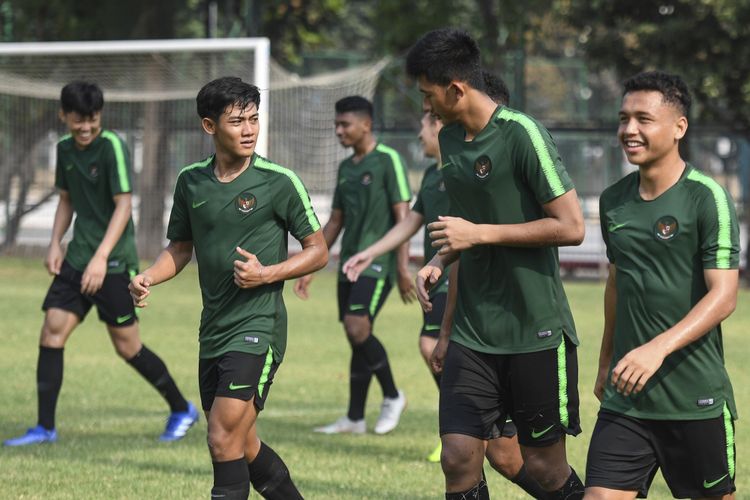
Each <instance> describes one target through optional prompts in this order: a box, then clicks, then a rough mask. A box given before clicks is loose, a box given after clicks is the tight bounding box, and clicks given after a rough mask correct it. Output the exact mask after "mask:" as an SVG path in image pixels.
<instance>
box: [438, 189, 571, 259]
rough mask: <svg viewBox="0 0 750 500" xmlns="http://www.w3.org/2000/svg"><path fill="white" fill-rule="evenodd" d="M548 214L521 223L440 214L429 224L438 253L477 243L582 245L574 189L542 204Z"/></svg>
mask: <svg viewBox="0 0 750 500" xmlns="http://www.w3.org/2000/svg"><path fill="white" fill-rule="evenodd" d="M542 208H543V209H544V213H545V215H546V217H543V218H541V219H537V220H535V221H530V222H524V223H521V224H473V223H471V222H469V221H467V220H464V219H462V218H460V217H444V216H441V217H440V218H439V220H438V221H436V222H433V223H432V224H430V225H429V226H428V229H429V230H430V238H431V239H432V246H433V247H435V248H440V250H439V253H441V254H446V253H450V252H460V251H461V250H466V249H467V248H471V247H473V246H477V245H503V246H512V247H543V246H568V245H580V244H581V242H582V241H583V236H584V233H585V225H584V222H583V212H582V211H581V206H580V204H579V202H578V195H577V194H576V191H575V189H571V190H570V191H568V192H566V193H565V194H563V195H561V196H558V197H557V198H555V199H553V200H551V201H549V202H547V203H545V204H544V205H542Z"/></svg>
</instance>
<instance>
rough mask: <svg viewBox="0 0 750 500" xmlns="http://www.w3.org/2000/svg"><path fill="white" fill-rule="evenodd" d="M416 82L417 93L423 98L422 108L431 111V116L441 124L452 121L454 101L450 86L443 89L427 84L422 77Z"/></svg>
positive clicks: (434, 84) (453, 117)
mask: <svg viewBox="0 0 750 500" xmlns="http://www.w3.org/2000/svg"><path fill="white" fill-rule="evenodd" d="M417 82H418V83H419V91H420V92H421V93H422V96H423V101H422V108H428V109H430V110H432V114H433V115H435V116H436V117H437V118H438V119H439V120H440V121H442V122H443V123H451V122H452V121H454V120H455V112H454V106H455V101H456V100H455V98H454V96H452V95H451V86H450V85H449V86H447V87H445V86H443V85H438V84H436V83H432V82H429V81H427V79H426V78H425V77H424V76H420V77H419V78H418V80H417Z"/></svg>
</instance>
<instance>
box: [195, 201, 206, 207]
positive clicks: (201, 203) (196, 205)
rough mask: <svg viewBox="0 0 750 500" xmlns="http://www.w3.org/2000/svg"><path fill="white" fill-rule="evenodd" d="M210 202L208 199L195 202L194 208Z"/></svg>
mask: <svg viewBox="0 0 750 500" xmlns="http://www.w3.org/2000/svg"><path fill="white" fill-rule="evenodd" d="M206 203H208V200H203V201H199V202H198V203H196V202H193V208H198V207H201V206H203V205H205V204H206Z"/></svg>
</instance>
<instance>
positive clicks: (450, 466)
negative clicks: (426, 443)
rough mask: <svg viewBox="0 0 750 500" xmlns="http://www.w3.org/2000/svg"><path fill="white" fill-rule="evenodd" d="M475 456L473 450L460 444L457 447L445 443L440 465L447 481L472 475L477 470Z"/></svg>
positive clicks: (448, 442) (453, 444)
mask: <svg viewBox="0 0 750 500" xmlns="http://www.w3.org/2000/svg"><path fill="white" fill-rule="evenodd" d="M473 455H474V454H473V453H472V452H471V450H469V449H467V448H466V447H464V446H461V445H460V444H458V445H457V444H455V443H451V442H450V441H447V442H446V441H443V451H442V452H441V454H440V465H441V466H442V468H443V472H444V473H445V477H446V479H449V480H450V479H451V478H458V477H465V476H466V475H467V474H470V473H471V472H472V470H473V469H474V468H475V462H476V461H477V460H476V457H474V456H473ZM482 458H484V457H482ZM480 463H481V462H480ZM480 470H481V469H480Z"/></svg>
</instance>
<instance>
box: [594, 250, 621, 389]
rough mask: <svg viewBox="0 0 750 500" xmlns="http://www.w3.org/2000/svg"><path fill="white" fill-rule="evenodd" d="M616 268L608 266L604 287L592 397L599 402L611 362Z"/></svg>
mask: <svg viewBox="0 0 750 500" xmlns="http://www.w3.org/2000/svg"><path fill="white" fill-rule="evenodd" d="M616 279H617V268H616V267H615V265H614V264H610V265H609V275H608V276H607V284H606V286H605V287H604V333H603V335H602V345H601V348H600V349H599V371H598V373H597V375H596V382H595V383H594V396H596V398H597V399H598V400H599V401H601V400H602V397H603V396H604V385H605V384H606V383H607V377H608V376H609V365H610V363H611V362H612V353H613V351H614V336H615V314H616V310H617V287H616V284H617V282H616Z"/></svg>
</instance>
